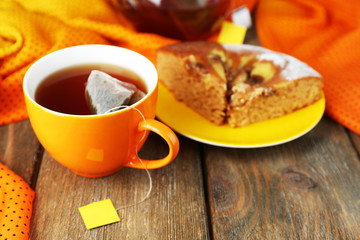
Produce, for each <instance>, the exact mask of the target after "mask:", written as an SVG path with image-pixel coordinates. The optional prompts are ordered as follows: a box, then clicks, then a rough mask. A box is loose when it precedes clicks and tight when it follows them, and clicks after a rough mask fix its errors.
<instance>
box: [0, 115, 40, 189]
mask: <svg viewBox="0 0 360 240" xmlns="http://www.w3.org/2000/svg"><path fill="white" fill-rule="evenodd" d="M41 155H42V147H41V145H40V143H39V142H38V140H37V138H36V136H35V134H34V132H33V130H32V128H31V125H30V122H29V121H28V120H25V121H21V122H17V123H13V124H8V125H3V126H0V162H1V163H3V164H4V165H6V166H7V167H8V168H10V169H11V170H13V171H14V172H15V173H16V174H18V175H19V176H20V177H22V178H23V179H24V180H25V181H26V182H27V183H28V184H30V186H31V187H34V186H35V184H36V183H35V182H34V181H35V179H33V174H34V173H36V171H37V167H38V165H39V164H40V162H38V160H39V157H41Z"/></svg>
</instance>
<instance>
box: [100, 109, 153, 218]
mask: <svg viewBox="0 0 360 240" xmlns="http://www.w3.org/2000/svg"><path fill="white" fill-rule="evenodd" d="M123 108H125V109H130V108H132V109H135V110H136V111H137V112H138V113H139V114H140V115H141V117H142V119H143V121H144V122H145V123H146V120H145V116H144V115H143V114H142V112H141V111H140V110H139V109H137V108H135V107H131V106H126V105H121V106H118V107H114V108H111V109H109V110H107V111H106V112H105V113H111V112H113V111H116V110H120V109H123ZM145 137H146V131H144V134H143V136H142V137H141V139H140V141H139V142H138V144H136V147H135V151H136V156H137V157H138V159H139V161H140V163H141V164H142V165H143V167H144V169H145V171H146V173H147V175H148V177H149V190H148V192H147V194H146V195H145V197H143V198H142V199H141V200H140V201H139V202H136V203H133V204H129V205H125V206H120V207H118V208H116V211H119V210H120V209H124V208H128V207H133V206H135V205H138V204H140V203H142V202H144V201H145V200H146V199H148V197H149V196H150V193H151V190H152V178H151V175H150V172H149V170H148V169H147V167H146V165H145V164H144V162H143V161H142V160H141V158H140V157H139V156H138V150H139V149H138V147H139V143H141V142H142V141H143V140H144V138H145Z"/></svg>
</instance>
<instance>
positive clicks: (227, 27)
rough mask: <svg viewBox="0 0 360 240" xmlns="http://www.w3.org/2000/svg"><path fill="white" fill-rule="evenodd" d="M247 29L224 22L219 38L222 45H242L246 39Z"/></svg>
mask: <svg viewBox="0 0 360 240" xmlns="http://www.w3.org/2000/svg"><path fill="white" fill-rule="evenodd" d="M245 34H246V27H243V26H240V25H236V24H234V23H232V22H229V21H224V22H223V24H222V27H221V30H220V34H219V37H218V42H219V43H221V44H226V43H229V44H242V43H243V42H244V39H245Z"/></svg>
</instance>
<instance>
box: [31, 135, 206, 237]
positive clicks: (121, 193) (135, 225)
mask: <svg viewBox="0 0 360 240" xmlns="http://www.w3.org/2000/svg"><path fill="white" fill-rule="evenodd" d="M180 144H181V151H180V154H179V155H178V157H177V158H176V159H175V160H174V162H172V163H171V164H170V165H168V166H166V167H164V168H161V169H157V170H150V173H151V176H152V181H153V189H152V192H151V194H150V197H149V198H148V199H147V200H145V201H144V202H142V203H139V201H141V199H142V198H144V197H145V196H146V194H147V192H148V189H149V181H148V176H147V173H146V171H145V170H137V169H131V168H123V169H122V170H120V171H119V172H118V173H116V174H114V175H112V176H108V177H104V178H97V179H90V178H84V177H79V176H76V175H75V174H73V173H72V172H70V171H69V170H67V169H66V168H65V167H62V166H61V165H60V164H58V163H57V162H55V160H53V159H52V158H51V157H50V156H49V155H48V154H47V153H46V154H45V158H44V159H43V164H42V166H41V169H40V172H39V178H38V182H37V186H36V192H37V197H36V199H35V213H34V215H33V218H32V223H33V225H32V226H33V228H32V229H31V233H30V236H31V237H30V239H36V240H39V239H208V238H209V233H208V232H209V231H208V225H207V224H208V223H207V215H206V209H205V199H204V195H203V194H204V190H203V176H202V172H201V161H200V157H199V155H198V148H199V145H198V144H192V142H191V141H190V140H187V139H183V138H180ZM166 151H167V146H166V145H165V143H164V142H163V140H162V139H160V137H158V136H157V135H155V134H151V135H150V138H149V139H148V140H147V142H146V144H145V146H144V147H143V149H142V151H141V156H142V157H144V158H145V157H146V158H148V159H155V158H160V157H163V155H164V154H165V153H166ZM104 199H111V200H112V202H113V204H114V206H115V207H116V208H119V207H123V208H121V209H120V210H119V211H118V213H119V216H120V218H121V221H120V222H119V223H114V224H111V225H108V226H104V227H99V228H96V229H92V230H86V228H85V225H84V223H83V220H82V218H81V216H80V213H79V211H78V208H79V207H81V206H84V205H87V204H89V203H93V202H96V201H100V200H104ZM133 204H135V205H134V206H132V205H133ZM127 206H128V207H127Z"/></svg>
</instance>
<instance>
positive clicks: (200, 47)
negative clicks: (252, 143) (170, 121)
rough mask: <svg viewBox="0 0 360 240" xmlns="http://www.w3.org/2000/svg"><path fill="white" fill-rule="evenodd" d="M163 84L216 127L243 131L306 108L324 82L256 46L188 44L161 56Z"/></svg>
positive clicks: (317, 96) (173, 47) (302, 65)
mask: <svg viewBox="0 0 360 240" xmlns="http://www.w3.org/2000/svg"><path fill="white" fill-rule="evenodd" d="M157 70H158V73H159V80H160V81H161V82H162V83H163V84H164V85H165V86H166V87H167V88H168V89H169V90H170V91H171V92H172V93H173V94H174V96H175V98H176V99H178V100H179V101H183V102H184V103H185V104H187V105H188V106H189V107H190V108H192V109H193V110H194V111H196V112H198V113H200V114H201V115H203V116H204V117H205V118H207V119H208V120H210V121H212V122H214V123H215V124H219V125H220V124H223V123H227V124H229V125H230V126H232V127H242V126H246V125H248V124H251V123H255V122H258V121H262V120H267V119H271V118H276V117H279V116H282V115H284V114H287V113H290V112H293V111H295V110H297V109H300V108H303V107H306V106H308V105H310V104H312V103H314V102H315V101H317V100H319V99H320V97H321V91H322V87H323V82H322V78H321V76H320V75H319V73H317V72H316V71H315V70H313V69H312V68H311V67H309V66H308V65H306V64H305V63H303V62H301V61H299V60H297V59H295V58H293V57H290V56H288V55H285V54H281V53H277V52H273V51H270V50H267V49H264V48H262V47H256V46H251V45H224V46H222V45H220V44H218V43H215V42H207V41H201V42H183V43H179V44H174V45H169V46H165V47H162V48H160V49H158V51H157Z"/></svg>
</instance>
